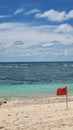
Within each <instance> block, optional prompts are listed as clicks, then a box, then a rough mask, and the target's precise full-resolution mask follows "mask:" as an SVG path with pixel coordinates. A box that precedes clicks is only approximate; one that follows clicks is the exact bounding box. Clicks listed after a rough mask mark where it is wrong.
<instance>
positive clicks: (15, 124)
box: [0, 96, 73, 130]
mask: <svg viewBox="0 0 73 130" xmlns="http://www.w3.org/2000/svg"><path fill="white" fill-rule="evenodd" d="M0 129H2V130H63V129H66V130H73V96H69V98H68V109H67V108H66V98H65V96H64V97H63V96H61V97H57V96H56V97H48V98H47V97H43V98H31V99H30V98H29V99H28V98H25V99H22V100H21V99H10V100H6V102H5V103H3V104H2V105H1V106H0Z"/></svg>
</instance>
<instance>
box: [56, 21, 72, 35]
mask: <svg viewBox="0 0 73 130" xmlns="http://www.w3.org/2000/svg"><path fill="white" fill-rule="evenodd" d="M55 31H56V32H63V33H67V32H73V27H72V26H71V25H69V24H67V23H65V24H61V25H60V26H58V27H57V28H56V30H55Z"/></svg>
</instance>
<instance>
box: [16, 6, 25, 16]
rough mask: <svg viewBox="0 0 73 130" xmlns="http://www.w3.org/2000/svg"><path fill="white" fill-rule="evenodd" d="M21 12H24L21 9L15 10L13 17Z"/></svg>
mask: <svg viewBox="0 0 73 130" xmlns="http://www.w3.org/2000/svg"><path fill="white" fill-rule="evenodd" d="M22 12H24V9H23V8H20V9H17V10H16V11H15V12H14V15H17V14H21V13H22Z"/></svg>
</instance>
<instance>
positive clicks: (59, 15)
mask: <svg viewBox="0 0 73 130" xmlns="http://www.w3.org/2000/svg"><path fill="white" fill-rule="evenodd" d="M35 17H36V18H47V19H48V21H52V22H63V21H66V20H68V19H72V18H73V10H70V11H69V12H68V13H66V11H61V12H60V11H56V10H54V9H51V10H48V11H44V12H43V13H40V12H39V13H37V14H36V15H35Z"/></svg>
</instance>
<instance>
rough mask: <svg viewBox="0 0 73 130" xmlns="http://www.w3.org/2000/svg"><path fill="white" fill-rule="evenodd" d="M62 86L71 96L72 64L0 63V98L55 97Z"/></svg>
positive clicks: (72, 84)
mask: <svg viewBox="0 0 73 130" xmlns="http://www.w3.org/2000/svg"><path fill="white" fill-rule="evenodd" d="M64 86H67V87H68V93H69V94H73V62H37V63H33V62H31V63H0V96H9V97H10V96H11V97H16V96H18V97H24V96H38V95H39V96H44V95H45V96H47V95H48V96H51V95H53V96H55V95H56V90H57V88H59V87H64Z"/></svg>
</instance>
